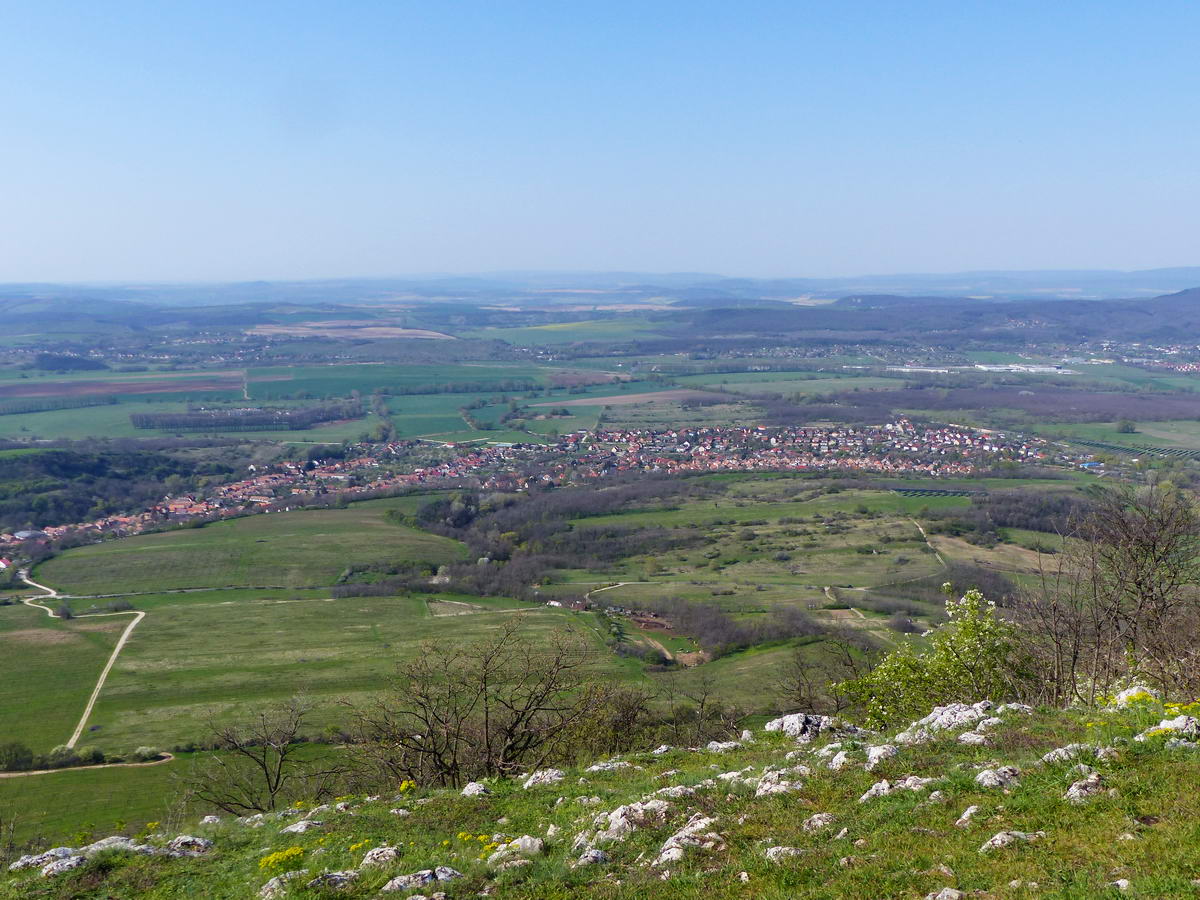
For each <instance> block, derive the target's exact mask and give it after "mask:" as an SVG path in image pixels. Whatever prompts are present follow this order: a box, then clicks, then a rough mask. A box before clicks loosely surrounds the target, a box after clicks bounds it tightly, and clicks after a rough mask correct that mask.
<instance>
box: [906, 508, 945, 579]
mask: <svg viewBox="0 0 1200 900" xmlns="http://www.w3.org/2000/svg"><path fill="white" fill-rule="evenodd" d="M911 521H912V523H913V524H914V525H916V526H917V531H919V532H921V537H923V538H924V539H925V546H926V547H928V548H929V549H930V550H932V551H933V555H934V556H936V557H937V561H938V562H940V563H941V564H942V568H943V569H944V568H946V560H944V559H942V554H940V553H938V548H937V547H935V546H933V544H931V543H930V542H929V535H927V534H926V533H925V529H924V528H922V527H921V523H920V522H918V521H917V520H916V519H912V520H911Z"/></svg>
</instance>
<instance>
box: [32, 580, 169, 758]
mask: <svg viewBox="0 0 1200 900" xmlns="http://www.w3.org/2000/svg"><path fill="white" fill-rule="evenodd" d="M17 575H18V577H19V578H20V579H21V580H22V581H23V582H25V583H26V584H27V585H29V586H30V587H31V588H34V589H36V590H39V591H42V592H43V594H44V597H43V598H42V599H45V600H61V599H62V595H61V594H59V592H58V591H56V590H55V589H54V588H52V587H47V586H46V585H44V584H38V583H37V582H36V581H34V580H33V579H32V578H30V577H29V570H28V569H21V570H20V571H19V572H18V573H17ZM22 602H23V603H24V604H25V605H26V606H32V607H35V608H37V609H41V610H44V611H45V613H46V615H48V616H49V617H50V618H52V619H57V618H60V616H59V615H58V613H56V612H55V611H54V610H52V609H51V608H50V607H48V606H45V605H44V604H41V603H38V602H37V598H32V597H26V598H25V599H24V600H23V601H22ZM104 616H133V621H131V622H130V623H129V624H128V625H127V626H125V630H124V631H122V632H121V636H120V638H118V639H117V645H116V646H115V647H113V651H112V653H111V654H109V657H108V662H106V663H105V664H104V670H103V671H102V672H101V673H100V677H99V678H98V679H97V680H96V686H95V687H94V688H92V695H91V696H90V697H88V702H87V706H85V707H84V708H83V715H82V716H80V717H79V724H78V725H76V726H75V732H74V733H73V734H72V735H71V739H70V740H68V741H67V746H68V747H74V746H75V745H76V744H77V743H79V738H80V737H82V736H83V729H84V728H86V727H87V722H88V719H90V718H91V716H92V710H93V709H94V708H95V706H96V700H97V699H99V697H100V691H102V690H103V689H104V682H105V681H107V680H108V673H109V672H111V671H112V667H113V664H114V663H116V661H117V657H118V656H120V655H121V651H122V650H123V649H124V648H125V644H126V642H127V641H128V640H129V636H130V635H131V634H133V629H135V628H137V626H138V623H139V622H141V621H142V619H144V618H146V614H145V613H144V612H142V611H141V610H129V611H126V612H111V613H87V614H85V615H81V616H79V617H78V618H80V619H93V618H102V617H104Z"/></svg>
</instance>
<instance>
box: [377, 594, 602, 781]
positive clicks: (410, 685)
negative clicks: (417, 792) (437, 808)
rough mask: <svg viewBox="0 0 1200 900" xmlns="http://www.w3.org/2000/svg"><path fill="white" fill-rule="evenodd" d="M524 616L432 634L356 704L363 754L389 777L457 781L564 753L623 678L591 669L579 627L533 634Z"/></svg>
mask: <svg viewBox="0 0 1200 900" xmlns="http://www.w3.org/2000/svg"><path fill="white" fill-rule="evenodd" d="M523 619H524V617H523V616H514V617H513V618H511V619H509V620H508V621H506V622H504V623H503V624H502V625H501V626H500V628H499V629H498V630H497V631H496V633H495V634H493V635H491V636H489V637H488V638H485V639H484V640H481V641H478V642H476V643H473V644H469V645H464V644H454V643H448V644H426V645H425V646H424V647H423V648H422V651H421V652H420V653H419V654H418V656H417V658H416V659H414V660H413V661H411V662H408V663H405V664H403V665H402V666H401V667H400V669H399V671H398V673H397V676H396V678H395V679H394V681H393V683H392V685H391V687H390V689H389V690H388V691H387V692H386V693H385V695H384V696H383V697H382V698H380V699H378V700H376V701H374V702H372V703H371V704H369V705H368V706H366V707H363V708H360V709H357V710H355V719H356V722H357V731H358V740H359V747H358V749H359V750H360V751H361V755H362V757H363V758H364V759H365V760H366V761H367V762H368V763H369V764H370V765H372V766H373V767H375V768H377V769H378V770H379V771H380V772H381V773H383V774H384V775H386V776H388V777H390V778H394V779H400V778H412V779H415V780H419V781H424V782H427V783H428V782H435V783H437V784H442V785H450V786H458V785H460V784H461V783H463V782H464V781H466V780H469V779H473V778H480V777H486V776H510V775H514V774H516V773H518V772H519V771H521V770H522V769H524V768H528V767H533V768H536V767H538V766H540V765H543V764H544V763H545V762H546V761H547V760H550V759H553V758H555V757H556V756H561V755H563V754H565V753H567V752H568V751H569V749H570V745H571V738H572V735H573V734H574V730H575V729H576V728H577V727H578V726H580V725H581V724H582V723H584V722H587V721H589V720H590V719H592V718H593V717H594V716H595V715H597V713H598V712H599V711H600V710H602V709H603V708H605V706H606V705H607V704H609V702H610V700H611V698H612V697H613V695H614V692H615V690H616V688H615V686H613V685H610V684H605V683H602V682H598V681H594V680H592V679H590V678H589V677H588V675H589V672H590V669H591V665H592V662H593V660H594V656H595V652H596V651H595V648H594V647H593V646H592V644H591V643H590V642H589V641H588V640H587V639H586V638H584V637H583V636H582V635H580V634H578V633H576V632H575V631H572V630H570V629H562V630H559V631H556V632H554V633H552V634H551V635H549V636H548V637H546V638H541V639H539V640H537V641H534V640H532V639H530V638H529V637H527V636H526V634H525V626H524V625H523Z"/></svg>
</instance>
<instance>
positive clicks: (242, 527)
mask: <svg viewBox="0 0 1200 900" xmlns="http://www.w3.org/2000/svg"><path fill="white" fill-rule="evenodd" d="M390 505H391V501H389V500H378V501H368V502H365V503H356V504H352V505H350V506H348V507H346V508H345V509H312V510H298V511H294V512H290V513H273V514H269V515H268V514H260V515H254V516H248V517H245V518H241V519H232V520H228V521H225V522H216V523H213V524H211V525H206V526H204V527H203V528H185V529H181V530H179V531H168V532H160V533H157V534H145V535H139V536H137V537H131V538H125V539H122V540H118V541H108V542H105V543H103V544H94V545H90V546H86V547H79V548H76V549H73V550H68V551H66V552H65V553H63V554H61V555H60V556H57V557H55V558H53V559H51V560H49V561H47V562H45V563H43V564H42V565H40V566H38V568H37V571H36V574H35V577H36V578H37V579H39V580H41V581H42V583H44V584H49V585H50V586H52V587H55V588H57V589H59V590H61V591H63V592H65V593H71V594H113V593H124V592H132V591H162V590H167V589H173V588H194V587H209V588H212V587H230V586H234V587H238V586H240V587H257V586H266V587H289V588H299V587H311V586H316V585H329V584H332V583H333V582H334V580H335V579H336V578H337V577H338V575H339V574H340V573H341V572H342V571H343V570H345V569H347V568H348V567H351V566H355V565H365V564H370V563H379V562H390V563H402V562H406V561H408V562H428V563H431V564H434V565H438V564H441V563H446V562H454V561H457V560H460V559H463V558H464V557H465V555H466V549H465V548H464V547H463V546H462V545H460V544H458V543H457V542H456V541H453V540H450V539H449V538H444V537H439V536H437V535H432V534H427V533H425V532H422V531H418V530H416V529H413V528H408V527H406V526H403V525H398V524H394V523H392V522H389V521H388V520H387V519H386V518H385V515H384V514H385V513H386V512H387V510H388V509H389V508H390Z"/></svg>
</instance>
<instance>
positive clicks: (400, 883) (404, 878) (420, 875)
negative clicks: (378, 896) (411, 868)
mask: <svg viewBox="0 0 1200 900" xmlns="http://www.w3.org/2000/svg"><path fill="white" fill-rule="evenodd" d="M462 877H463V874H462V872H459V871H456V870H454V869H452V868H450V867H449V866H438V867H437V868H436V869H422V870H421V871H420V872H413V873H412V874H411V875H397V876H396V877H395V878H393V879H392V880H391V881H389V882H388V883H387V884H385V885H384V886H383V887H382V888H380V890H381V891H385V892H387V893H392V892H393V891H408V890H412V889H413V888H415V887H421V886H422V885H425V884H432V883H433V882H435V881H453V880H454V879H455V878H462Z"/></svg>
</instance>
